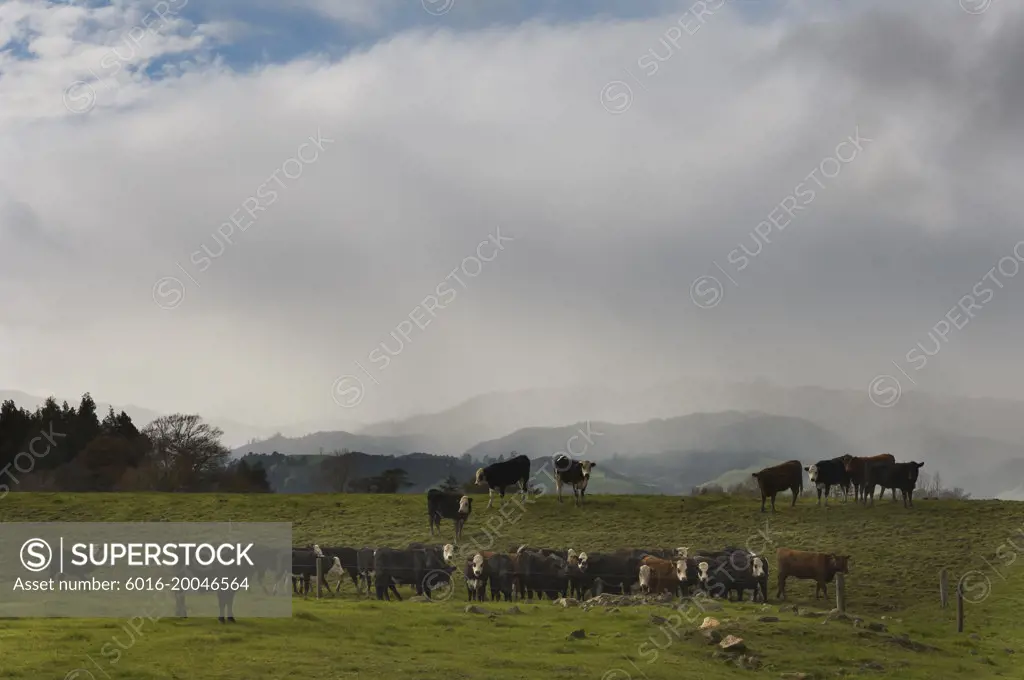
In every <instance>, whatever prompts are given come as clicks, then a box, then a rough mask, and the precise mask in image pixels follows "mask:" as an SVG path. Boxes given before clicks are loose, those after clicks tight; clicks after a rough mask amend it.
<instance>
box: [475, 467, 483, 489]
mask: <svg viewBox="0 0 1024 680" xmlns="http://www.w3.org/2000/svg"><path fill="white" fill-rule="evenodd" d="M473 483H474V484H476V485H477V486H482V485H483V483H484V469H483V468H480V469H479V470H477V471H476V477H475V478H474V479H473Z"/></svg>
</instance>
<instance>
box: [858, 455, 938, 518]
mask: <svg viewBox="0 0 1024 680" xmlns="http://www.w3.org/2000/svg"><path fill="white" fill-rule="evenodd" d="M922 467H924V463H914V462H910V463H869V464H868V466H867V467H866V468H865V470H864V475H865V484H866V486H867V493H868V497H869V498H870V499H871V504H872V505H874V504H875V486H876V485H877V486H880V487H882V493H881V494H880V496H881V495H885V490H886V489H893V493H895V490H896V489H899V490H900V495H902V496H903V507H907V504H908V502H909V504H910V505H909V507H911V508H912V507H914V489H915V488H916V487H917V476H918V472H919V471H920V470H921V468H922Z"/></svg>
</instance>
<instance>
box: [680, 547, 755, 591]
mask: <svg viewBox="0 0 1024 680" xmlns="http://www.w3.org/2000/svg"><path fill="white" fill-rule="evenodd" d="M697 573H698V576H697V579H698V581H699V582H700V584H701V586H702V589H703V590H704V591H705V592H707V593H710V594H711V595H712V596H718V597H722V596H725V597H726V598H727V599H729V600H731V599H732V593H733V592H735V593H736V600H737V601H742V600H743V591H744V590H748V589H749V590H750V591H751V599H752V600H754V601H755V602H756V601H757V600H758V594H760V595H761V600H762V601H763V602H767V601H768V561H767V560H765V559H764V558H763V557H760V556H758V555H755V554H754V553H752V552H748V551H746V550H731V551H730V552H728V554H726V555H720V556H718V557H716V558H713V561H710V562H709V561H707V560H703V559H702V560H701V561H700V562H699V563H698V565H697Z"/></svg>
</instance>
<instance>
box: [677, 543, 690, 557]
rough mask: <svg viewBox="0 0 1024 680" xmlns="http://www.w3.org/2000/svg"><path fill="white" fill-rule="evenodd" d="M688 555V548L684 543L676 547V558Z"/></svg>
mask: <svg viewBox="0 0 1024 680" xmlns="http://www.w3.org/2000/svg"><path fill="white" fill-rule="evenodd" d="M689 556H690V549H689V548H687V547H686V546H685V545H684V546H680V547H678V548H676V557H677V558H678V559H681V560H685V559H686V558H687V557H689Z"/></svg>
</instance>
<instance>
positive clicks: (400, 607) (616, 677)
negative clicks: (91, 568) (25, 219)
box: [0, 493, 1024, 680]
mask: <svg viewBox="0 0 1024 680" xmlns="http://www.w3.org/2000/svg"><path fill="white" fill-rule="evenodd" d="M506 503H507V505H506V507H505V510H504V512H503V513H502V512H499V510H498V508H497V506H496V507H495V508H492V509H491V510H485V509H484V508H485V506H486V495H481V496H478V497H477V498H476V502H475V503H474V506H475V508H476V511H475V513H474V515H473V516H472V517H471V518H470V520H469V523H468V524H467V526H466V529H465V533H464V534H463V544H464V545H467V544H468V545H479V546H481V547H488V546H490V545H492V544H493V546H495V547H497V548H498V549H504V548H507V547H508V546H510V545H518V544H522V543H528V544H530V545H535V546H544V547H572V548H575V549H576V550H587V551H601V550H609V549H614V548H619V547H625V546H635V547H662V546H663V547H675V546H683V545H685V546H690V547H707V548H719V547H721V546H723V545H725V544H734V545H740V546H747V547H749V548H751V549H753V550H755V551H758V552H763V553H765V554H766V555H768V557H769V562H770V564H771V566H772V576H771V578H770V592H769V596H770V597H769V604H768V605H761V604H756V605H755V604H753V603H750V602H743V603H723V604H724V606H723V609H722V610H720V611H709V612H706V613H701V612H697V611H696V610H695V609H694V608H692V607H690V608H689V609H687V610H686V611H687V612H689V613H690V617H691V620H692V623H690V622H686V623H684V624H683V625H682V626H680V627H679V629H678V630H680V631H681V632H682V635H681V636H680V637H672V636H671V635H670V634H669V633H668V632H667V631H666V628H665V626H664V625H659V624H658V623H657V622H655V623H652V622H651V616H652V615H655V616H661V617H671V616H672V615H673V613H674V612H673V611H672V610H671V609H669V608H668V607H665V606H657V605H648V606H639V607H627V606H623V607H619V608H617V609H618V610H617V611H609V610H608V609H606V608H593V609H591V610H590V611H582V610H580V609H578V608H569V609H562V608H561V607H559V606H555V605H552V604H551V603H549V602H543V603H539V604H522V603H517V605H518V607H519V609H520V610H521V612H522V613H519V614H510V613H507V610H508V607H509V605H508V604H505V603H485V604H483V608H484V609H486V610H489V611H491V612H494V613H495V614H496V615H495V616H493V617H489V616H486V615H480V614H471V613H466V612H464V608H465V606H466V604H467V603H466V601H465V597H466V596H465V588H464V587H463V586H462V584H461V581H460V582H458V583H457V587H456V589H455V591H454V596H453V597H452V599H450V600H447V601H443V602H431V603H423V602H408V601H406V602H401V603H399V602H391V603H386V602H376V601H367V600H365V598H363V597H360V596H358V595H357V594H356V593H355V592H354V589H353V588H352V586H351V583H350V582H346V584H345V585H343V586H342V594H341V596H339V597H331V596H328V597H325V598H324V599H322V600H319V601H317V600H315V599H313V598H310V599H306V600H304V599H303V598H300V597H296V598H294V600H293V603H294V609H293V616H292V618H291V619H240V620H239V622H238V623H237V624H234V625H220V624H218V623H217V622H216V621H215V620H212V619H188V620H177V619H169V618H165V619H161V620H159V621H156V622H152V621H149V620H145V621H144V622H143V623H142V626H141V630H140V631H139V632H135V631H130V629H128V628H126V626H127V620H118V619H4V620H0V649H3V651H4V654H3V655H2V657H0V678H25V679H26V680H35V679H36V678H69V680H70V678H75V677H77V678H78V680H89V679H90V678H97V679H103V678H111V679H115V678H126V679H127V678H131V679H135V678H138V679H140V680H143V679H145V680H149V679H155V678H182V679H185V678H188V679H190V680H192V679H203V680H205V679H214V678H216V679H223V680H241V679H243V678H245V679H248V678H295V679H296V680H299V679H301V678H378V677H395V676H396V674H401V676H402V677H408V678H445V679H452V678H541V677H543V678H602V679H603V680H625V679H627V678H634V679H638V678H649V679H651V680H656V679H659V678H677V677H680V676H685V677H699V678H710V679H716V678H732V677H737V675H740V676H742V675H750V676H755V677H775V678H778V677H780V674H781V673H784V672H803V673H806V674H808V675H807V677H839V674H840V673H846V674H850V675H858V676H861V675H862V676H864V677H874V678H883V677H884V678H888V677H892V678H946V677H955V676H961V675H963V676H970V677H974V678H986V677H1007V678H1020V677H1024V657H1022V656H1021V655H1022V654H1024V622H1022V617H1021V616H1020V612H1021V611H1022V606H1024V555H1021V556H1020V557H1018V556H1017V555H1016V553H1018V552H1024V534H1022V533H1021V532H1022V531H1024V504H1022V503H1015V502H1000V501H923V500H922V501H917V503H916V506H917V507H915V508H914V509H913V510H904V509H903V507H902V504H901V503H891V502H890V501H889V500H888V499H886V500H884V501H881V502H879V501H877V500H876V507H875V508H863V507H859V506H856V505H854V504H853V503H852V502H851V503H848V504H846V505H843V504H841V503H834V505H830V507H829V509H828V510H825V509H824V508H818V507H815V504H814V501H811V500H808V498H807V496H806V495H805V496H804V498H802V499H801V500H799V501H798V502H797V506H796V507H795V508H789V507H788V499H787V502H786V503H779V504H778V507H779V512H778V513H776V514H775V515H772V514H771V513H765V514H762V513H760V512H759V511H758V509H759V501H757V500H751V499H749V498H728V497H720V496H700V497H686V498H682V497H677V496H607V495H594V496H588V499H587V505H586V507H584V508H576V507H574V506H573V504H572V502H571V500H570V501H568V502H566V503H565V504H563V505H561V506H559V505H558V503H557V502H556V501H555V500H554V498H553V497H552V496H551V495H547V496H542V497H540V498H538V499H537V500H536V502H533V503H528V504H526V505H524V506H517V505H513V504H512V503H511V501H510V500H509V499H508V498H506ZM498 518H500V521H499V519H498ZM155 520H166V521H228V520H233V521H239V522H241V521H290V522H292V523H293V542H294V543H296V544H304V543H307V542H316V543H319V544H321V545H353V546H363V545H373V546H385V545H389V546H393V547H403V546H404V545H406V544H407V543H408V542H410V541H422V542H430V541H431V538H430V534H429V530H428V523H427V518H426V502H425V500H424V498H423V497H422V496H418V495H417V496H403V495H398V496H380V495H295V496H288V495H277V494H274V495H269V494H268V495H212V494H210V495H206V494H199V495H191V494H45V493H20V494H19V493H10V494H8V496H7V497H6V498H5V499H4V500H3V501H2V502H0V521H5V522H11V521H23V522H24V521H35V522H39V521H110V522H131V521H155ZM488 523H489V524H490V526H489V527H488V526H487V525H488ZM443 529H444V531H445V536H444V540H445V541H448V540H450V538H451V523H450V522H447V521H446V522H445V523H444V524H443ZM435 540H436V539H435ZM1010 542H1012V543H1015V544H1016V546H1020V548H1021V550H1015V549H1014V548H1013V547H1012V544H1011V543H1010ZM777 547H792V548H799V549H806V550H828V551H833V550H834V551H838V552H842V553H848V554H850V555H851V556H852V559H851V573H850V574H849V575H848V577H847V610H848V612H849V613H850V614H851V615H854V616H859V617H862V618H863V619H864V622H865V624H867V623H880V624H883V625H885V626H886V627H887V631H885V632H876V631H872V630H869V629H868V628H867V627H866V625H865V627H854V626H852V625H851V624H850V623H845V622H829V623H824V624H823V623H822V619H821V618H813V617H805V616H800V615H798V614H797V613H796V612H793V611H792V610H789V609H787V610H786V611H779V608H780V607H779V605H780V604H781V603H779V602H777V601H776V600H775V599H774V595H775V576H774V566H775V565H774V551H775V549H776V548H777ZM997 555H998V556H997ZM1011 557H1012V561H1011ZM942 567H947V568H949V570H950V581H951V586H953V585H955V583H956V581H957V579H958V578H959V577H960V576H961V575H963V574H965V573H968V572H970V576H969V580H968V581H965V586H966V587H967V589H968V592H969V597H970V598H971V599H972V600H980V601H978V602H976V603H973V602H967V603H965V610H966V627H965V628H966V630H965V632H964V633H963V634H959V635H958V634H957V633H956V626H955V604H954V602H951V606H950V607H949V608H948V609H945V610H943V609H941V608H940V607H939V602H938V572H939V569H940V568H942ZM986 584H990V588H991V592H990V593H989V594H988V596H987V597H984V598H982V597H981V596H982V595H983V594H984V593H983V588H984V587H985V586H986ZM401 591H402V593H403V596H404V597H408V596H409V595H411V594H412V593H411V591H410V590H409V589H401ZM788 591H789V600H788V602H787V603H786V604H787V605H797V606H799V607H802V608H806V609H809V610H819V611H820V610H828V609H830V608H831V607H832V606H834V599H833V598H834V594H833V589H832V588H830V591H829V595H830V600H829V601H827V602H825V601H823V600H817V601H815V600H814V598H813V592H814V586H813V584H812V583H810V582H803V581H790V583H789V586H788ZM705 615H710V616H714V617H715V618H718V619H719V620H720V621H721V622H722V626H721V628H720V630H722V632H723V634H735V635H739V636H740V637H742V638H744V640H745V642H746V643H747V645H748V647H749V653H750V654H753V655H755V656H756V657H757V658H758V659H759V661H760V663H761V667H760V669H759V670H740V669H738V668H736V667H735V666H730V665H728V664H727V663H726V662H725V661H723V660H722V659H718V658H712V654H713V653H714V651H715V650H716V649H717V648H716V647H713V646H709V645H707V644H706V643H705V642H704V641H703V639H702V638H701V637H700V636H699V635H698V634H696V633H694V632H693V629H695V628H696V625H697V624H699V623H700V621H701V620H702V619H703V617H704V616H705ZM765 615H770V616H775V617H778V618H779V619H780V620H779V621H777V622H759V621H757V619H758V618H759V617H761V616H765ZM882 617H886V618H885V619H883V618H882ZM577 629H583V630H585V631H586V637H584V638H582V639H571V638H568V637H567V636H568V634H569V633H570V632H571V631H573V630H577ZM901 634H905V635H907V636H909V638H910V639H911V640H912V641H913V642H915V643H920V644H922V645H927V646H928V649H924V650H921V651H915V649H913V648H908V647H907V646H905V645H903V644H900V643H899V642H898V641H897V640H895V639H894V638H893V636H894V635H901ZM971 634H976V637H971ZM919 649H920V648H919ZM1010 649H1012V650H1014V651H1015V652H1016V653H1015V654H1012V653H1010V652H1009V651H1008V650H1010ZM865 664H873V665H874V666H873V667H871V666H865ZM78 668H81V669H84V670H86V671H89V672H90V673H91V675H89V674H86V673H85V672H81V673H79V674H78V675H77V676H76V675H74V673H73V671H74V669H78Z"/></svg>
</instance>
